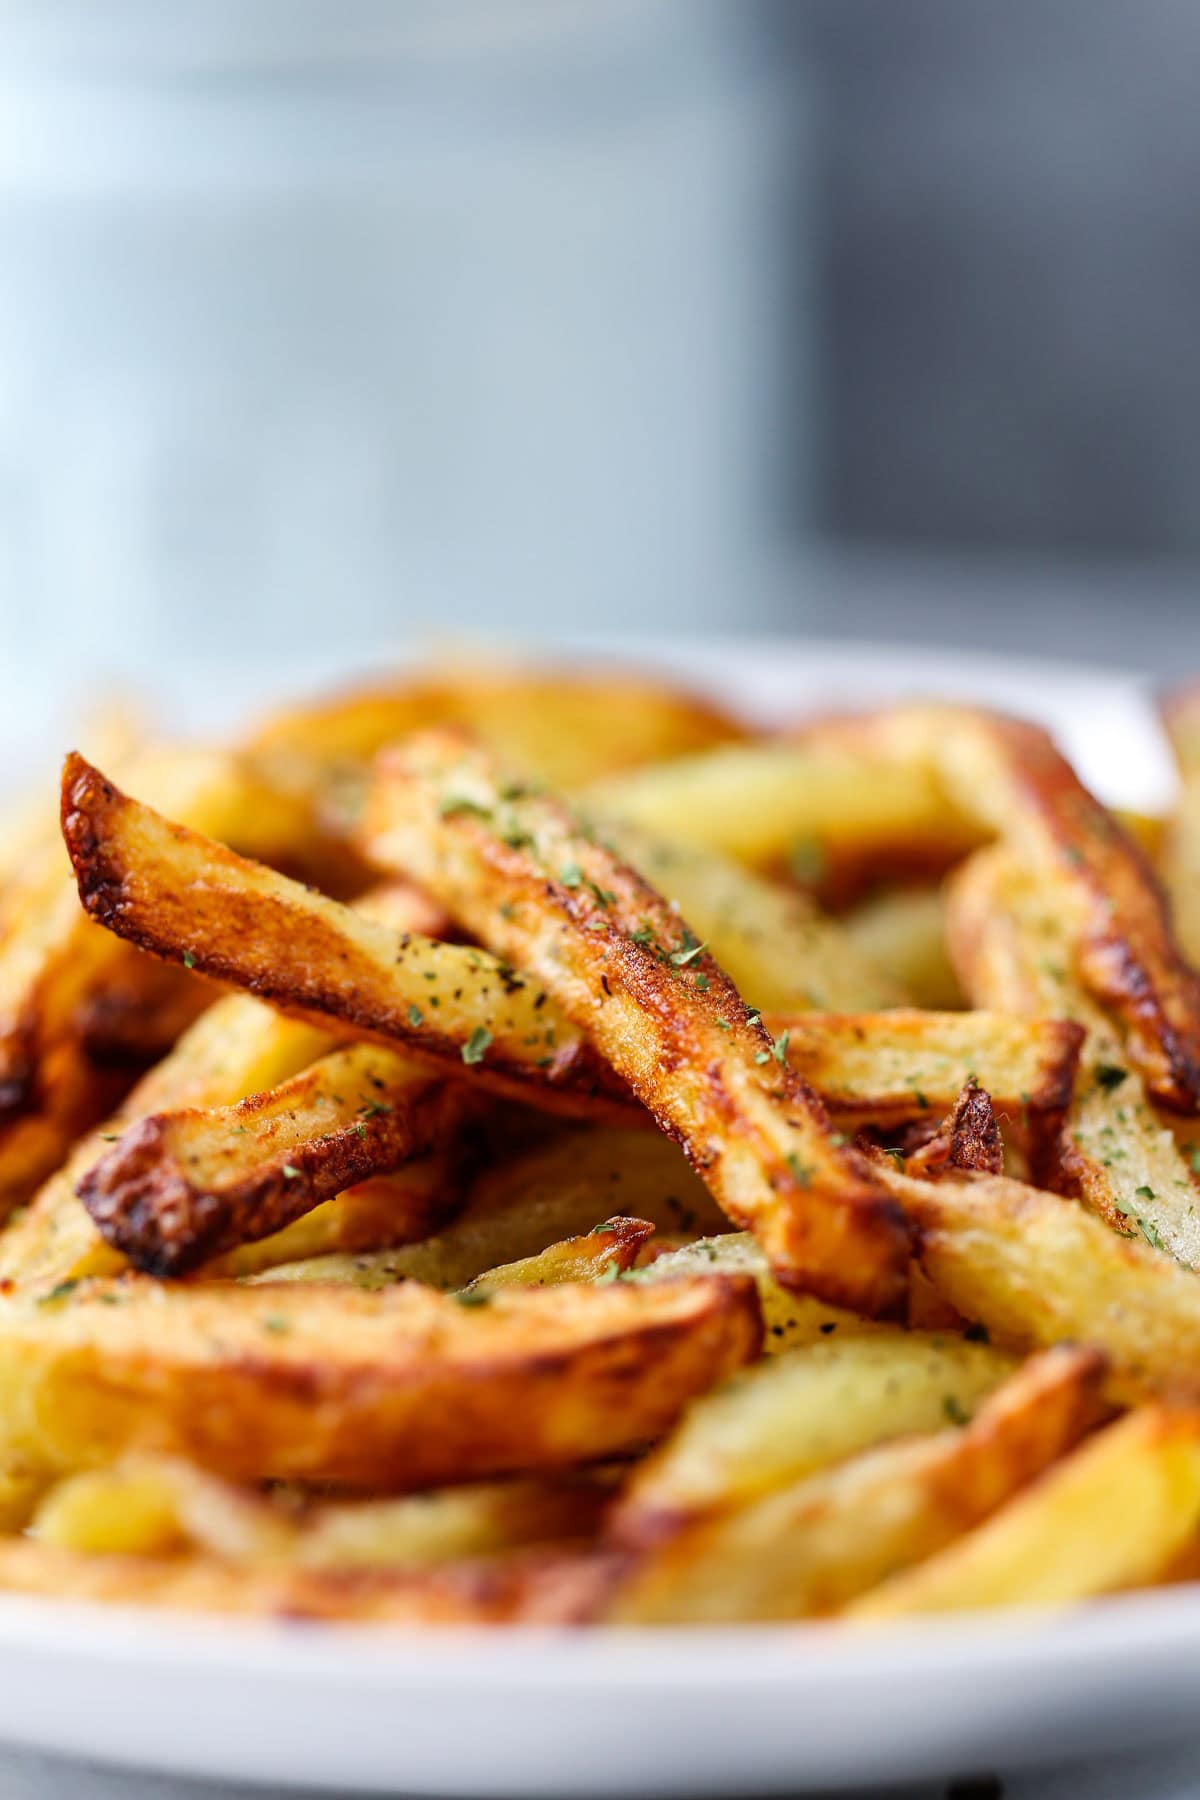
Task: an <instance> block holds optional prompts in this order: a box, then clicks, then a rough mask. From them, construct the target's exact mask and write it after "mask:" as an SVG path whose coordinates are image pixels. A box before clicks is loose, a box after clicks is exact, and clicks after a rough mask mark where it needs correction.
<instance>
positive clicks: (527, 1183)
mask: <svg viewBox="0 0 1200 1800" xmlns="http://www.w3.org/2000/svg"><path fill="white" fill-rule="evenodd" d="M693 1184H694V1188H693ZM614 1202H616V1203H618V1204H619V1205H620V1206H621V1207H622V1208H627V1209H628V1212H629V1214H630V1215H634V1216H640V1217H641V1219H642V1220H643V1222H644V1223H648V1224H652V1225H655V1226H657V1227H661V1228H662V1229H664V1230H666V1231H674V1230H675V1229H677V1228H678V1227H679V1226H680V1224H681V1222H686V1223H687V1225H688V1227H690V1228H692V1229H694V1228H695V1227H696V1226H697V1225H698V1224H699V1223H701V1222H702V1223H703V1224H705V1225H707V1224H708V1223H710V1222H711V1219H710V1215H712V1214H715V1215H716V1220H717V1221H718V1222H721V1218H720V1214H719V1213H718V1212H717V1209H716V1207H715V1206H714V1205H713V1202H712V1200H711V1199H710V1197H709V1195H708V1193H707V1192H706V1190H705V1189H704V1188H702V1187H701V1186H700V1184H699V1182H697V1181H696V1178H695V1176H694V1175H693V1174H692V1172H691V1170H690V1169H689V1168H688V1167H687V1165H686V1164H685V1163H684V1162H683V1159H682V1157H681V1156H680V1154H679V1151H678V1150H677V1149H676V1147H675V1145H674V1144H671V1143H669V1142H668V1141H667V1140H666V1139H665V1138H659V1137H656V1136H654V1135H652V1134H651V1133H648V1132H634V1131H611V1130H607V1129H601V1130H598V1131H595V1132H584V1131H580V1132H571V1133H569V1134H568V1135H567V1136H565V1137H563V1138H561V1139H559V1140H558V1141H557V1142H555V1143H552V1144H547V1145H544V1146H542V1148H540V1149H538V1150H533V1151H530V1152H528V1153H527V1154H526V1155H524V1156H520V1157H517V1158H515V1159H514V1160H513V1161H512V1162H510V1163H507V1164H502V1165H501V1166H500V1167H499V1168H496V1169H489V1170H487V1171H486V1172H485V1173H484V1174H483V1175H481V1176H480V1177H479V1179H478V1180H477V1181H476V1182H475V1183H474V1184H473V1186H472V1188H471V1192H470V1195H469V1198H468V1201H467V1204H466V1206H465V1207H464V1208H463V1211H462V1212H461V1213H460V1214H459V1215H458V1217H457V1218H455V1219H454V1220H452V1221H451V1223H450V1224H449V1225H446V1226H445V1227H444V1228H443V1230H442V1231H440V1232H439V1233H438V1234H437V1235H436V1236H434V1237H430V1238H426V1239H425V1240H424V1241H423V1242H421V1243H410V1244H406V1245H404V1246H403V1247H401V1248H399V1249H395V1250H384V1251H381V1252H379V1253H378V1254H376V1255H362V1256H337V1255H331V1256H316V1257H313V1258H312V1259H310V1260H307V1261H304V1262H296V1263H291V1264H287V1265H281V1266H278V1267H275V1268H272V1269H271V1270H270V1272H269V1274H268V1276H267V1279H268V1280H271V1281H317V1282H348V1283H349V1284H350V1285H351V1286H353V1287H361V1288H367V1289H370V1288H379V1287H389V1286H390V1285H391V1284H392V1283H393V1282H396V1281H420V1282H424V1283H425V1285H426V1286H427V1287H434V1288H440V1289H441V1290H443V1291H444V1292H448V1291H451V1290H453V1289H457V1288H462V1287H466V1286H467V1284H468V1283H469V1282H471V1281H473V1280H474V1279H475V1278H476V1276H478V1275H483V1274H485V1273H486V1272H487V1271H489V1270H491V1269H494V1268H496V1267H497V1266H498V1265H501V1264H507V1263H514V1262H519V1261H521V1260H523V1259H525V1258H527V1257H536V1256H537V1255H539V1254H540V1252H542V1251H543V1250H546V1249H547V1248H548V1247H550V1246H557V1245H558V1244H559V1242H560V1241H561V1240H563V1239H572V1238H576V1237H579V1236H582V1235H583V1234H584V1233H589V1232H591V1230H592V1229H593V1227H594V1226H595V1225H597V1224H598V1223H600V1222H601V1221H602V1220H603V1219H604V1209H605V1208H606V1207H609V1208H611V1207H612V1205H613V1204H614ZM764 1267H765V1265H764ZM713 1272H714V1271H713V1270H710V1269H704V1268H700V1267H693V1268H689V1269H687V1270H681V1271H680V1273H686V1274H689V1275H696V1274H706V1273H713ZM715 1272H716V1273H724V1272H725V1271H724V1270H723V1269H718V1270H716V1271H715ZM729 1272H730V1273H732V1274H738V1275H742V1274H748V1273H752V1271H751V1270H749V1269H746V1268H743V1267H740V1266H739V1267H737V1268H733V1267H732V1266H731V1267H730V1270H729Z"/></svg>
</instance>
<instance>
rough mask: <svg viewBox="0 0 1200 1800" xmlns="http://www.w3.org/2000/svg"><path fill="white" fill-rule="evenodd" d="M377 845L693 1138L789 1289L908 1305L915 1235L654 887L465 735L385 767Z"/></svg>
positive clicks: (376, 808)
mask: <svg viewBox="0 0 1200 1800" xmlns="http://www.w3.org/2000/svg"><path fill="white" fill-rule="evenodd" d="M378 770H379V772H378V776H377V780H376V783H375V787H374V789H373V796H372V804H371V811H370V816H369V818H368V822H367V825H366V830H365V841H366V842H367V845H368V847H369V849H370V851H371V853H372V854H373V855H374V856H375V858H376V859H377V860H378V861H379V862H380V863H381V864H383V865H385V866H388V867H394V868H397V869H399V870H401V871H403V872H405V873H408V874H411V875H413V876H414V877H415V878H416V879H417V880H419V881H420V882H421V883H422V885H423V886H425V887H427V888H428V889H429V891H430V892H431V893H433V894H434V895H435V896H436V897H437V898H438V899H439V900H441V901H442V902H443V904H444V905H446V907H447V908H448V910H450V911H451V912H452V913H454V914H456V915H457V916H458V917H459V918H461V919H462V920H463V922H464V923H465V924H466V925H467V926H468V927H469V928H470V929H471V930H472V931H474V932H475V933H476V935H478V936H479V937H480V938H482V939H483V941H484V942H486V943H488V944H489V945H490V946H491V947H492V948H493V949H494V950H496V951H497V953H499V954H500V955H503V956H506V957H509V958H511V959H512V960H514V961H515V962H517V963H518V964H520V965H521V966H523V967H525V968H527V969H528V970H529V972H530V974H531V976H533V977H534V978H535V979H537V980H538V981H540V982H543V983H544V984H545V986H546V987H547V988H548V989H549V990H550V991H551V992H552V993H553V994H554V995H555V997H556V998H557V999H558V1001H559V1002H560V1004H561V1005H562V1007H563V1009H564V1011H566V1012H567V1013H568V1015H569V1016H571V1017H573V1018H575V1019H576V1020H577V1021H578V1023H579V1024H580V1025H581V1026H584V1025H586V1028H587V1030H588V1032H589V1034H590V1036H591V1039H592V1041H593V1042H594V1043H595V1045H596V1046H597V1048H598V1049H599V1050H600V1051H601V1052H602V1053H603V1054H604V1055H605V1056H606V1057H607V1058H608V1060H609V1062H610V1063H611V1064H612V1066H613V1068H614V1069H615V1070H616V1072H617V1073H618V1074H619V1075H620V1076H621V1077H623V1079H624V1080H626V1081H627V1082H628V1083H629V1085H630V1087H631V1088H632V1089H633V1091H634V1093H635V1094H636V1095H637V1096H638V1098H639V1099H640V1100H641V1101H642V1102H643V1104H644V1105H646V1106H647V1107H648V1109H649V1110H650V1111H651V1112H652V1113H653V1114H654V1116H655V1118H656V1119H657V1120H658V1122H659V1124H660V1125H662V1126H663V1127H664V1128H665V1129H666V1130H667V1131H669V1132H670V1133H671V1134H672V1135H673V1136H675V1137H677V1138H678V1139H679V1140H680V1141H681V1142H682V1143H684V1144H685V1145H686V1146H687V1148H688V1151H689V1154H690V1156H691V1159H692V1161H693V1164H694V1166H695V1167H696V1168H697V1169H698V1171H699V1173H700V1174H701V1175H702V1176H703V1178H704V1180H705V1181H706V1182H707V1184H708V1186H709V1188H710V1190H711V1191H712V1193H713V1194H714V1196H715V1197H716V1199H717V1200H718V1201H719V1202H720V1204H721V1206H722V1207H723V1208H724V1210H725V1211H726V1212H727V1213H728V1214H729V1216H730V1217H731V1218H732V1219H733V1220H734V1221H735V1222H736V1223H738V1224H743V1225H748V1226H750V1227H751V1228H752V1229H753V1230H754V1231H755V1233H756V1234H757V1235H758V1236H759V1237H760V1239H761V1241H762V1242H763V1243H764V1245H765V1247H766V1248H767V1249H768V1253H769V1254H770V1256H771V1260H772V1264H773V1267H774V1269H775V1273H776V1275H777V1276H778V1278H779V1279H780V1280H782V1281H783V1282H784V1283H785V1284H790V1285H793V1286H796V1287H800V1288H809V1289H811V1290H812V1291H814V1292H817V1293H819V1294H821V1295H822V1296H823V1297H824V1298H826V1299H829V1300H832V1301H834V1302H835V1303H843V1302H849V1303H851V1304H854V1305H856V1306H858V1307H859V1308H860V1309H861V1310H863V1311H868V1312H885V1311H888V1310H896V1309H898V1308H899V1307H900V1306H901V1305H902V1303H903V1299H904V1294H905V1290H906V1272H907V1267H908V1242H907V1234H906V1232H905V1230H904V1228H903V1225H902V1223H901V1222H900V1221H899V1220H898V1218H897V1215H896V1213H895V1211H894V1209H893V1208H892V1207H891V1206H890V1205H889V1204H887V1203H886V1202H885V1201H883V1200H882V1199H881V1191H880V1189H879V1187H878V1185H877V1184H876V1183H875V1181H874V1179H873V1177H872V1175H871V1173H870V1170H869V1167H868V1165H867V1163H866V1161H865V1159H863V1158H862V1157H860V1156H859V1155H858V1154H857V1153H856V1152H855V1151H854V1150H853V1149H851V1148H849V1147H847V1146H846V1145H845V1143H844V1142H843V1141H842V1140H841V1139H840V1137H839V1136H838V1135H837V1134H835V1133H834V1132H833V1131H832V1129H831V1128H830V1125H829V1121H828V1118H827V1117H826V1115H825V1113H824V1110H823V1108H822V1107H821V1105H820V1103H819V1101H818V1100H817V1098H816V1096H815V1095H814V1094H813V1093H812V1091H811V1089H809V1088H808V1087H807V1086H806V1085H805V1084H804V1083H803V1082H802V1081H801V1080H800V1079H799V1078H798V1077H797V1076H796V1075H795V1074H794V1073H793V1072H792V1071H791V1070H790V1069H788V1067H787V1066H786V1045H785V1044H784V1043H783V1041H782V1040H780V1042H779V1043H778V1044H773V1043H772V1040H771V1039H770V1037H769V1036H768V1035H767V1033H766V1032H765V1031H764V1030H763V1029H762V1026H761V1023H760V1021H759V1020H758V1018H757V1017H756V1016H755V1015H753V1014H751V1013H749V1012H748V1011H747V1009H746V1007H745V1005H744V1003H743V1002H742V1000H741V998H740V997H739V995H738V992H737V989H736V988H735V987H734V986H733V983H732V982H731V981H730V980H729V978H728V977H727V976H726V975H725V974H724V973H723V971H722V970H721V969H720V968H719V966H718V965H717V963H716V962H715V961H714V959H713V958H712V957H711V956H710V955H709V954H708V953H707V950H706V947H705V945H704V944H703V942H702V941H701V940H699V939H698V938H696V937H695V936H694V935H693V934H692V933H691V932H690V931H689V930H688V928H687V927H685V925H684V924H683V921H682V920H681V919H680V918H679V916H678V914H676V913H674V912H672V910H671V909H670V907H668V906H667V905H666V903H665V902H664V901H663V900H662V898H661V896H660V895H658V894H657V893H656V892H655V891H654V889H653V888H651V887H649V886H648V885H647V884H646V882H645V881H643V880H642V879H641V877H640V876H638V875H637V874H636V873H635V872H634V871H633V870H631V869H630V868H629V867H628V866H627V865H625V864H624V863H622V862H620V861H619V859H618V858H617V857H616V856H615V855H614V854H613V852H612V851H610V850H608V849H607V848H605V847H604V846H603V845H601V844H599V843H597V842H595V841H594V840H593V839H591V838H589V837H587V836H586V835H585V834H584V833H583V832H582V831H581V830H580V829H579V827H578V825H577V824H576V823H575V821H574V820H573V819H572V818H571V817H570V815H569V814H568V813H566V812H565V811H564V810H563V809H562V808H561V807H560V806H558V805H556V804H555V803H554V802H552V801H550V800H547V799H544V798H542V797H540V796H537V795H531V794H530V793H529V792H528V790H526V789H523V788H519V787H514V786H513V785H512V784H511V783H508V782H506V781H504V780H503V779H502V778H501V777H499V776H498V775H497V773H496V771H495V769H494V768H493V766H492V764H491V762H490V760H489V758H488V757H487V755H486V753H484V752H483V751H482V750H480V749H479V748H478V747H476V746H474V745H473V744H472V743H471V742H470V740H466V739H463V738H462V737H460V736H457V735H455V734H453V733H449V732H440V733H439V732H429V733H426V734H425V735H423V736H421V737H420V738H412V739H410V740H409V741H408V743H407V744H406V745H404V746H402V747H397V748H396V749H395V750H392V751H389V752H387V753H386V754H385V756H384V757H382V758H381V760H380V763H379V765H378Z"/></svg>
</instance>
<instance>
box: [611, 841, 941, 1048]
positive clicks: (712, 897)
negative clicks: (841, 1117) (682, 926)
mask: <svg viewBox="0 0 1200 1800" xmlns="http://www.w3.org/2000/svg"><path fill="white" fill-rule="evenodd" d="M602 835H603V836H604V837H605V838H606V839H608V840H610V841H612V842H613V843H615V845H616V847H617V849H618V850H619V852H620V854H621V855H622V856H623V857H624V858H625V860H626V861H627V862H629V863H631V864H632V865H633V867H634V868H635V869H638V870H639V871H640V872H641V874H643V875H644V876H645V877H646V880H647V881H649V882H650V883H651V884H652V885H653V886H654V887H655V888H657V889H658V891H659V893H661V894H662V896H663V898H664V899H665V900H666V901H667V902H668V903H669V904H670V905H672V906H676V907H678V910H679V911H680V913H681V914H682V915H683V917H684V918H685V919H687V920H688V921H689V923H690V924H691V926H692V929H693V930H694V931H696V932H697V933H698V934H699V935H700V936H701V937H702V938H703V939H704V940H705V941H706V942H707V944H708V946H709V948H710V949H711V951H712V953H713V955H714V957H715V958H716V960H717V961H718V962H719V963H720V965H721V967H722V968H723V969H724V970H725V973H726V974H727V975H728V976H729V978H730V980H731V981H732V982H733V984H734V986H735V987H736V988H737V989H738V991H739V993H741V994H742V995H743V996H744V997H745V999H746V1000H748V1001H749V1002H750V1004H751V1005H753V1006H757V1007H761V1008H762V1010H763V1011H764V1012H782V1013H791V1012H799V1011H807V1010H808V1009H809V1008H811V1007H820V1008H825V1009H830V1008H834V1007H840V1008H845V1009H846V1010H858V1011H861V1010H863V1009H866V1008H871V1009H875V1008H878V1007H881V1006H897V1005H899V1004H900V1003H901V1001H902V1000H903V999H904V998H905V989H904V988H903V986H902V985H901V984H900V983H899V982H897V981H895V980H893V979H889V978H888V977H887V976H886V975H885V974H883V972H882V971H881V970H880V969H879V968H877V967H876V966H875V965H874V964H873V963H872V962H871V960H870V958H869V957H868V956H867V954H866V953H865V952H864V951H863V950H862V949H861V948H860V947H859V945H858V944H856V943H855V942H854V941H852V939H851V938H850V936H849V935H848V933H847V932H846V931H845V930H844V929H843V927H842V926H841V925H840V924H839V923H838V921H837V920H836V919H830V918H827V917H825V916H823V915H822V914H821V912H820V911H819V910H818V908H817V906H816V904H815V903H814V902H813V901H812V900H810V899H809V898H808V897H807V896H806V895H804V894H801V893H798V892H797V891H796V890H795V889H794V888H786V887H783V886H781V885H780V884H779V883H777V882H773V881H767V880H765V879H764V877H763V876H761V875H756V874H754V873H753V872H752V871H751V870H749V869H746V868H743V867H742V866H741V865H740V864H738V863H735V862H731V861H730V860H729V859H728V858H727V857H723V856H720V855H718V854H717V853H716V852H715V851H712V850H703V849H700V848H698V847H697V846H695V845H692V844H678V843H673V842H670V841H668V840H667V839H665V838H660V837H655V836H654V835H653V834H652V833H650V832H646V831H640V830H638V829H637V828H636V827H634V826H622V825H614V826H611V827H610V826H609V825H608V824H607V823H606V824H605V826H604V828H603V831H602Z"/></svg>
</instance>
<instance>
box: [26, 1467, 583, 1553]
mask: <svg viewBox="0 0 1200 1800" xmlns="http://www.w3.org/2000/svg"><path fill="white" fill-rule="evenodd" d="M611 1493H612V1481H611V1478H609V1479H605V1478H604V1477H603V1476H602V1475H592V1474H588V1475H569V1476H546V1477H542V1478H541V1479H539V1480H533V1479H529V1478H525V1479H515V1480H510V1481H490V1482H476V1483H474V1484H467V1485H465V1486H463V1487H455V1488H441V1489H435V1490H433V1491H432V1492H430V1493H426V1494H411V1495H407V1496H405V1497H404V1498H402V1499H389V1500H352V1501H342V1502H329V1501H323V1502H317V1503H315V1504H314V1503H311V1502H310V1503H308V1504H305V1505H303V1506H298V1505H297V1504H296V1503H295V1502H294V1501H292V1500H290V1499H283V1500H280V1499H279V1498H277V1497H276V1496H273V1495H267V1494H263V1493H260V1492H256V1491H253V1490H249V1489H246V1488H239V1487H234V1486H232V1485H231V1484H230V1483H229V1482H225V1481H222V1480H221V1479H220V1478H219V1477H218V1476H216V1475H210V1474H209V1473H208V1472H207V1471H206V1470H204V1469H199V1468H197V1467H196V1465H195V1464H194V1463H188V1462H183V1461H181V1460H180V1459H179V1458H178V1457H170V1456H128V1457H124V1458H122V1459H121V1461H119V1462H116V1463H112V1464H110V1465H109V1466H108V1467H107V1468H102V1469H86V1470H83V1471H81V1473H79V1474H78V1475H68V1476H67V1477H66V1478H65V1479H64V1480H62V1481H59V1482H56V1483H55V1485H54V1486H53V1487H52V1488H51V1489H50V1491H49V1493H47V1494H46V1495H44V1496H43V1497H42V1498H41V1500H40V1501H39V1502H38V1504H37V1506H36V1509H35V1511H34V1513H33V1518H32V1524H31V1530H32V1532H33V1535H34V1536H35V1537H37V1538H38V1539H39V1540H40V1541H41V1542H42V1543H44V1544H53V1545H56V1546H57V1547H58V1548H59V1549H62V1550H84V1551H90V1552H91V1553H92V1554H94V1555H103V1556H114V1555H123V1556H173V1555H180V1554H183V1553H185V1552H187V1551H189V1550H192V1551H201V1552H206V1553H207V1554H208V1555H210V1556H217V1557H220V1558H222V1560H224V1561H227V1562H237V1563H242V1564H262V1563H265V1562H272V1563H289V1564H292V1565H295V1566H298V1567H303V1568H309V1569H321V1568H325V1569H351V1568H370V1567H377V1568H421V1567H430V1566H432V1565H433V1564H436V1563H439V1562H444V1561H446V1560H448V1559H449V1558H451V1557H467V1556H489V1555H495V1554H496V1553H498V1552H500V1551H505V1550H515V1549H519V1548H520V1547H522V1546H524V1545H528V1544H538V1543H540V1544H548V1543H562V1542H565V1541H567V1540H569V1539H573V1538H585V1537H588V1536H591V1535H592V1534H593V1533H594V1531H595V1529H596V1527H597V1526H598V1525H599V1523H600V1520H601V1515H602V1512H603V1509H604V1507H605V1506H606V1505H607V1503H608V1501H609V1499H610V1497H611Z"/></svg>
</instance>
